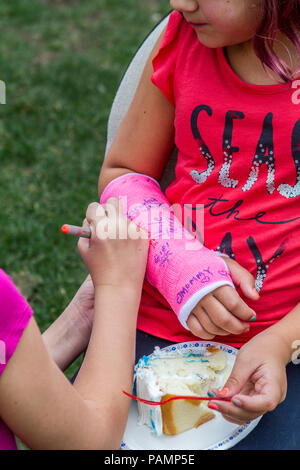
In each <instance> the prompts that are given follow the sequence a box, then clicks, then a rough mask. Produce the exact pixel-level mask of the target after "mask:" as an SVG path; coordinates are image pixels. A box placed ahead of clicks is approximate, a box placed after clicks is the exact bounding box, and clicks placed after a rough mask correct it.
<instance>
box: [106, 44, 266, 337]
mask: <svg viewBox="0 0 300 470" xmlns="http://www.w3.org/2000/svg"><path fill="white" fill-rule="evenodd" d="M159 42H160V41H158V43H157V44H156V46H155V48H154V50H153V52H152V54H151V56H150V58H149V59H148V61H147V64H146V67H145V69H144V72H143V75H142V78H141V81H140V84H139V86H138V89H137V92H136V94H135V97H134V99H133V102H132V104H131V106H130V107H129V110H128V112H127V114H126V116H125V118H124V120H123V121H122V124H121V126H120V128H119V131H118V133H117V135H116V138H115V140H114V142H113V144H112V146H111V148H110V150H109V152H108V154H107V156H106V158H105V160H104V163H103V166H102V169H101V173H100V178H99V194H100V195H101V194H102V193H103V191H104V189H105V188H106V187H107V185H108V184H109V183H110V182H111V181H112V180H114V179H115V178H117V177H119V176H121V175H124V174H127V173H130V172H134V173H141V174H145V175H148V176H151V177H153V178H155V179H156V180H159V179H160V178H161V176H162V174H163V170H164V167H165V165H166V162H167V160H168V158H169V155H170V153H171V151H172V149H173V146H174V126H173V122H174V106H173V105H172V104H171V103H170V102H169V101H168V100H167V98H166V97H165V96H164V95H163V94H162V93H161V91H160V90H158V88H157V87H155V86H154V85H153V84H152V82H151V80H150V76H151V74H152V72H153V69H152V58H153V56H154V55H155V53H156V51H157V50H158V47H159ZM199 270H201V263H200V262H199ZM249 280H250V283H251V285H252V287H254V281H253V279H250V278H249ZM244 293H246V295H247V292H244ZM247 296H248V297H250V298H251V299H252V300H255V299H257V298H258V294H255V293H253V291H252V292H251V293H250V295H247ZM167 300H168V299H167ZM168 301H169V300H168ZM200 302H201V303H200ZM200 302H199V304H197V305H196V306H195V308H194V310H193V311H192V313H191V315H190V316H189V318H188V320H187V326H188V327H189V328H190V330H191V331H192V332H193V333H194V334H195V335H196V336H199V337H201V338H203V339H212V338H213V337H214V336H215V335H216V334H218V335H227V334H229V333H232V334H240V333H243V332H244V331H245V330H246V329H247V328H248V324H247V323H245V322H247V321H249V320H250V319H251V318H253V317H254V316H255V313H254V311H253V310H252V309H250V308H249V307H248V306H247V305H246V304H245V302H243V300H242V299H241V298H240V297H239V295H238V294H237V292H236V291H235V289H233V288H231V287H220V288H219V289H218V290H216V291H214V293H213V295H212V294H207V295H206V296H205V297H204V298H203V299H202V300H201V301H200ZM204 304H205V305H204Z"/></svg>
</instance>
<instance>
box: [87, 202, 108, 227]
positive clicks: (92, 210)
mask: <svg viewBox="0 0 300 470" xmlns="http://www.w3.org/2000/svg"><path fill="white" fill-rule="evenodd" d="M103 217H106V212H105V208H104V207H103V206H102V205H101V204H98V202H91V204H89V206H88V208H87V210H86V219H87V221H88V222H89V223H90V224H91V223H92V222H94V223H95V222H96V221H97V220H100V219H101V218H103Z"/></svg>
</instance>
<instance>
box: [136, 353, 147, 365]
mask: <svg viewBox="0 0 300 470" xmlns="http://www.w3.org/2000/svg"><path fill="white" fill-rule="evenodd" d="M138 366H139V367H148V366H149V357H148V356H145V355H144V356H143V357H141V359H140V360H139V362H138Z"/></svg>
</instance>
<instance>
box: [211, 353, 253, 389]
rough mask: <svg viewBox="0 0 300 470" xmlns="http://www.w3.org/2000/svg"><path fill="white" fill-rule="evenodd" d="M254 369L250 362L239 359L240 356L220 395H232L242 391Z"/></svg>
mask: <svg viewBox="0 0 300 470" xmlns="http://www.w3.org/2000/svg"><path fill="white" fill-rule="evenodd" d="M251 374H252V370H251V369H249V364H247V365H246V364H245V363H244V362H242V361H239V359H238V357H237V358H236V361H235V363H234V366H233V368H232V371H231V374H230V376H229V377H228V379H227V382H226V383H225V385H224V387H223V388H222V390H220V391H219V395H220V396H222V397H232V396H234V395H236V394H238V393H240V392H241V390H242V389H243V387H244V386H245V384H246V383H247V382H248V380H249V377H250V376H251Z"/></svg>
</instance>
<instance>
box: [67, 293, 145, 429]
mask: <svg viewBox="0 0 300 470" xmlns="http://www.w3.org/2000/svg"><path fill="white" fill-rule="evenodd" d="M140 295H141V290H140V289H136V288H132V289H131V290H130V289H128V288H123V287H121V286H120V287H119V288H118V289H117V290H116V288H113V287H110V286H101V287H100V288H97V289H96V292H95V317H94V323H93V330H92V334H91V338H90V342H89V346H88V349H87V352H86V355H85V359H84V362H83V364H82V366H81V369H80V371H79V373H78V376H77V378H76V381H75V383H74V387H75V388H76V389H77V390H78V392H79V393H80V394H81V395H82V396H83V398H85V399H86V400H89V401H92V402H93V403H94V404H95V407H96V408H97V409H101V414H102V416H103V420H105V421H107V426H108V432H110V430H111V432H113V433H117V432H119V433H121V435H120V436H119V437H120V438H121V437H122V433H123V432H124V428H125V424H126V420H127V416H128V410H129V404H130V401H129V399H128V398H127V397H125V396H124V394H123V393H122V390H127V391H130V390H131V389H132V382H133V366H134V357H135V335H136V319H137V312H138V308H139V303H140Z"/></svg>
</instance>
